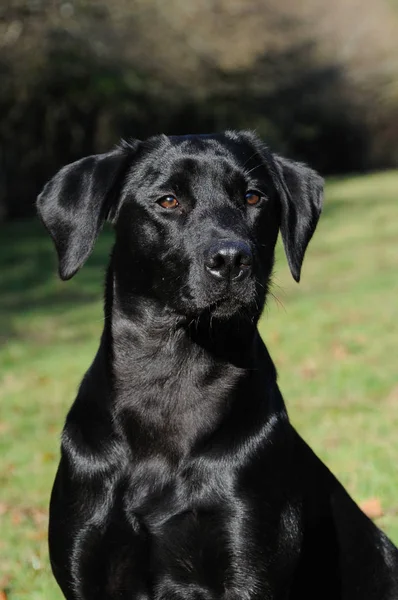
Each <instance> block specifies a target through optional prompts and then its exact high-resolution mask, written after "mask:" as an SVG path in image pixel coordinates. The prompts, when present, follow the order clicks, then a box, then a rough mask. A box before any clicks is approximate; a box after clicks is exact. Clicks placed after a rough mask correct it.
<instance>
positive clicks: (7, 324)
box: [0, 172, 398, 600]
mask: <svg viewBox="0 0 398 600" xmlns="http://www.w3.org/2000/svg"><path fill="white" fill-rule="evenodd" d="M326 198H327V201H326V206H325V211H324V215H323V216H322V219H321V221H320V225H319V228H318V230H317V232H316V234H315V238H314V240H313V242H312V243H311V245H310V248H309V251H308V254H307V258H306V261H305V264H304V268H303V274H302V282H301V283H300V285H299V286H297V284H295V283H294V281H293V279H292V278H291V277H290V275H289V273H288V269H287V266H286V260H285V257H284V255H283V252H282V249H281V247H279V248H278V254H277V268H276V275H275V286H274V289H273V292H274V294H275V295H276V296H277V297H278V298H279V300H280V302H281V303H282V305H283V306H281V305H280V304H279V303H277V302H275V301H274V300H273V298H272V297H271V298H270V299H269V302H268V307H267V309H266V311H265V313H264V317H263V319H262V322H261V333H262V335H263V337H264V339H265V340H266V342H267V344H268V346H269V349H270V351H271V355H272V356H273V358H274V361H275V363H276V365H277V368H278V371H279V374H280V385H281V388H282V391H283V393H284V395H285V399H286V402H287V405H288V408H289V412H290V415H291V419H292V421H293V423H294V425H295V426H296V427H297V429H298V430H299V431H300V433H301V434H302V435H303V437H304V438H305V439H306V440H307V441H308V442H309V443H310V445H311V446H312V447H313V448H314V450H315V451H316V452H317V453H318V454H319V455H320V456H321V457H322V459H323V460H325V461H326V463H327V464H328V466H329V467H330V468H331V469H332V470H333V471H334V472H335V473H336V474H337V475H338V477H339V478H340V479H341V480H342V481H343V483H344V484H345V485H346V486H347V488H348V490H349V491H350V493H351V494H352V495H353V496H354V498H355V499H356V500H357V501H362V500H365V499H368V498H370V497H378V498H380V500H381V503H382V507H383V509H384V511H385V516H383V517H381V518H380V519H379V520H378V524H379V525H380V526H381V527H383V528H384V529H385V530H386V532H387V533H388V534H389V535H390V536H391V537H392V538H393V539H394V540H395V542H396V543H397V542H398V512H397V510H398V496H397V493H396V490H397V489H398V475H397V469H396V464H397V459H398V436H397V431H398V368H397V367H398V173H397V172H390V173H384V174H375V175H369V176H364V177H355V178H345V179H336V180H333V181H330V182H329V183H328V186H327V194H326ZM111 241H112V236H111V233H110V232H109V231H107V232H105V233H104V234H103V235H102V236H101V238H100V240H99V242H98V244H97V247H96V249H95V252H94V255H93V257H92V258H91V259H90V261H89V262H88V264H87V265H86V267H85V268H84V269H83V271H82V272H81V273H79V274H78V275H77V276H76V278H74V279H73V280H71V281H70V282H68V283H62V282H60V281H59V280H58V278H57V275H56V262H55V255H54V251H53V248H52V246H51V242H50V240H49V239H48V238H47V236H46V234H45V233H44V231H43V229H42V227H41V226H40V224H39V223H37V222H27V223H15V224H12V225H8V226H6V227H3V228H2V229H1V230H0V269H1V271H0V273H1V275H0V286H1V295H0V394H1V399H0V411H1V415H0V456H1V475H0V489H1V497H0V519H1V524H0V527H1V532H2V535H1V537H0V590H1V589H6V590H7V592H8V598H9V600H28V599H29V600H56V599H60V598H61V595H60V593H59V592H58V590H57V587H56V585H55V583H54V582H53V580H52V576H51V574H50V570H49V565H48V557H47V542H46V527H47V504H48V498H49V494H50V489H51V485H52V480H53V477H54V472H55V468H56V463H57V459H58V439H59V432H60V430H61V427H62V424H63V420H64V417H65V414H66V411H67V409H68V407H69V406H70V404H71V402H72V400H73V398H74V395H75V392H76V388H77V386H78V384H79V381H80V379H81V377H82V375H83V373H84V371H85V370H86V368H87V367H88V366H89V364H90V362H91V360H92V358H93V355H94V352H95V350H96V347H97V345H98V340H99V336H100V333H101V329H102V319H103V317H102V280H103V274H104V268H105V264H106V260H107V254H108V251H109V248H110V244H111Z"/></svg>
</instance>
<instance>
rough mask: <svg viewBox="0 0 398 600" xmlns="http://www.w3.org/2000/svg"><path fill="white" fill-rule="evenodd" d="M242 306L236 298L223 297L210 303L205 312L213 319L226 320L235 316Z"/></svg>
mask: <svg viewBox="0 0 398 600" xmlns="http://www.w3.org/2000/svg"><path fill="white" fill-rule="evenodd" d="M242 306H243V303H242V301H241V300H239V299H238V298H235V297H234V296H233V295H230V296H227V295H225V296H222V297H221V298H218V299H217V300H215V301H214V302H212V303H211V304H210V305H209V306H208V307H207V308H206V310H207V311H208V312H209V313H210V315H211V316H213V317H220V318H227V317H231V316H232V315H234V314H236V313H237V312H238V311H239V309H240V308H242Z"/></svg>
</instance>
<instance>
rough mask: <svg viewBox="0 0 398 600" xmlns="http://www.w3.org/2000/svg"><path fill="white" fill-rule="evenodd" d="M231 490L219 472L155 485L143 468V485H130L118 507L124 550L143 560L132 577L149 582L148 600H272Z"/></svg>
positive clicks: (245, 515) (248, 519) (241, 506)
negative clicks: (126, 530) (125, 534)
mask: <svg viewBox="0 0 398 600" xmlns="http://www.w3.org/2000/svg"><path fill="white" fill-rule="evenodd" d="M159 467H160V465H159V464H157V469H159ZM153 468H154V466H153V465H152V469H153ZM234 483H235V482H234V481H233V478H232V477H231V476H229V475H228V473H223V472H222V469H220V468H219V469H218V470H215V469H213V470H212V469H207V470H206V472H203V471H202V472H199V471H196V472H195V471H194V472H192V473H191V474H190V475H189V474H187V473H184V474H175V476H174V477H173V476H170V477H169V479H168V480H167V479H166V478H164V480H163V484H161V478H160V477H159V472H157V476H156V477H155V476H154V474H153V476H151V466H150V465H147V468H146V476H145V477H142V478H137V477H132V479H131V483H130V485H129V487H128V488H127V489H125V491H124V495H123V499H122V502H121V503H120V504H119V506H122V507H123V508H122V511H123V513H124V515H125V516H126V518H127V521H128V523H129V527H130V528H131V530H132V535H131V538H130V539H131V542H130V543H131V547H132V548H133V547H134V545H135V543H137V544H139V547H140V550H139V554H140V556H141V558H142V557H145V559H142V560H144V563H141V568H140V572H141V574H144V575H145V573H146V574H147V575H148V574H150V578H151V581H152V584H151V587H152V592H151V593H150V595H149V596H148V597H149V598H151V599H153V600H166V598H191V597H195V598H197V599H198V600H201V599H203V600H204V599H206V600H208V599H214V600H216V599H217V600H221V599H223V600H224V599H225V600H238V599H239V600H252V599H253V600H254V599H255V600H258V599H260V598H261V599H262V600H266V599H267V598H272V594H271V592H270V587H269V585H268V584H267V583H266V579H265V578H264V568H265V567H266V566H267V565H266V562H267V561H264V556H263V548H260V547H259V546H258V543H257V542H256V540H255V536H254V535H253V532H254V531H255V527H256V525H255V522H254V521H253V519H252V510H251V508H252V507H251V506H250V505H249V503H248V502H247V501H245V500H243V499H239V498H237V497H236V495H234V492H233V488H234ZM135 553H136V550H134V552H133V553H132V555H133V554H135ZM132 566H133V565H132ZM140 576H141V575H140ZM144 578H145V577H144ZM192 593H194V596H191V594H192Z"/></svg>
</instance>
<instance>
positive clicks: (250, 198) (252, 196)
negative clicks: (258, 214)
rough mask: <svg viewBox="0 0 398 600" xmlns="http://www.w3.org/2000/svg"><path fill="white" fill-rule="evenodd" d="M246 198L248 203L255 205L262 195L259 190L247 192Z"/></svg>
mask: <svg viewBox="0 0 398 600" xmlns="http://www.w3.org/2000/svg"><path fill="white" fill-rule="evenodd" d="M245 200H246V203H247V204H249V205H250V206H254V205H255V204H258V203H259V202H260V200H261V196H260V194H258V193H257V192H247V194H246V195H245Z"/></svg>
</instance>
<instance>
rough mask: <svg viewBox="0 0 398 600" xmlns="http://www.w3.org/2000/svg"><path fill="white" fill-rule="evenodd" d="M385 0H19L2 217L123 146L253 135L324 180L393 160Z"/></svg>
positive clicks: (392, 20)
mask: <svg viewBox="0 0 398 600" xmlns="http://www.w3.org/2000/svg"><path fill="white" fill-rule="evenodd" d="M397 40H398V15H397V10H396V8H395V5H393V4H391V3H389V2H388V0H380V2H378V3H374V2H373V1H372V0H360V2H358V0H349V1H348V2H347V1H346V0H336V1H335V2H333V3H319V2H315V0H303V1H302V2H300V3H297V2H293V0H282V1H281V0H278V1H276V0H234V2H230V0H216V1H214V2H208V0H198V1H197V2H187V1H186V0H169V1H168V2H159V1H158V0H135V1H134V2H131V1H129V0H113V1H112V3H110V2H106V1H105V0H99V1H97V0H96V1H94V0H68V1H66V0H65V1H63V0H61V1H60V2H52V1H50V0H8V2H6V3H4V4H3V5H2V6H1V7H0V47H1V55H0V78H1V83H2V85H1V88H0V110H1V115H2V119H1V120H0V219H1V218H3V219H5V218H12V217H21V216H24V215H27V214H30V213H32V212H33V202H34V199H35V197H36V195H37V193H38V192H39V190H40V189H41V187H42V186H43V184H44V182H45V180H46V179H47V178H48V177H50V176H51V175H52V174H54V172H55V171H56V170H57V169H58V168H59V167H61V166H62V165H63V164H65V163H67V162H71V161H73V160H75V159H77V158H81V157H82V156H84V155H86V154H89V153H94V152H101V151H103V150H105V149H109V148H110V147H111V146H112V145H113V144H115V143H117V142H118V141H119V138H120V137H129V136H134V137H146V136H148V135H151V134H154V133H158V132H165V133H187V132H193V133H195V132H204V131H217V130H221V129H224V128H241V127H248V128H255V129H257V130H258V132H259V133H261V135H263V136H264V138H265V139H267V140H268V142H269V143H270V144H271V145H272V146H273V148H274V149H276V150H278V151H280V152H285V153H286V154H290V155H291V156H292V157H296V158H299V159H303V160H307V161H309V162H310V163H311V164H312V165H313V166H314V167H316V168H318V169H320V170H321V171H322V172H323V173H324V174H326V173H338V172H340V173H341V172H347V171H360V170H369V169H372V168H375V167H387V166H391V165H396V164H397V161H398V156H397V145H396V139H397V135H398V131H397V123H398V118H397V116H398V85H397V81H398V59H397V56H398V41H397Z"/></svg>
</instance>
